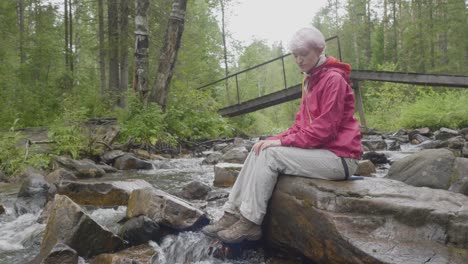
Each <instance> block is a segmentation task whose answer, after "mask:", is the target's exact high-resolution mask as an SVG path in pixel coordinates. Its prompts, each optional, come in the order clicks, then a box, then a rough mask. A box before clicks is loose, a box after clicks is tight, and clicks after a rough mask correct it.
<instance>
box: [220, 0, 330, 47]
mask: <svg viewBox="0 0 468 264" xmlns="http://www.w3.org/2000/svg"><path fill="white" fill-rule="evenodd" d="M235 2H236V3H234V4H233V6H231V7H229V8H230V9H231V10H228V14H227V15H228V21H227V23H228V24H227V28H228V31H229V32H230V33H231V34H232V36H233V38H234V39H237V40H240V41H243V42H244V44H249V43H250V42H251V41H252V39H254V38H256V39H265V40H267V41H268V42H269V43H270V44H272V43H274V42H280V41H282V42H283V44H284V45H286V44H287V42H288V40H289V38H290V36H291V35H292V34H293V33H294V32H295V31H296V30H298V29H300V28H302V27H305V26H308V25H311V23H312V18H313V17H314V15H315V14H316V13H317V11H318V10H319V9H320V8H321V7H324V6H325V5H326V2H327V0H287V1H285V0H235Z"/></svg>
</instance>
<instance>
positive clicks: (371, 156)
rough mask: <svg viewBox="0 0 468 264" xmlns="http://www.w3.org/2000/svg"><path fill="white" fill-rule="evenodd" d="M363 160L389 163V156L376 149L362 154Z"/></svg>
mask: <svg viewBox="0 0 468 264" xmlns="http://www.w3.org/2000/svg"><path fill="white" fill-rule="evenodd" d="M362 159H363V160H370V161H372V163H374V164H386V163H388V159H387V156H385V154H383V153H377V152H375V151H371V152H366V153H364V155H362Z"/></svg>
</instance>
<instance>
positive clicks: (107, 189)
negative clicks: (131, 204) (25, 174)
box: [57, 180, 152, 206]
mask: <svg viewBox="0 0 468 264" xmlns="http://www.w3.org/2000/svg"><path fill="white" fill-rule="evenodd" d="M151 186H152V185H151V184H150V183H148V182H146V181H144V180H128V181H113V182H71V181H67V182H62V183H60V184H58V186H57V192H58V194H62V195H66V196H68V197H69V198H70V199H72V200H73V201H74V202H75V203H77V204H81V205H94V206H115V205H127V203H128V199H129V197H130V194H131V193H132V191H134V190H137V189H142V188H147V187H151Z"/></svg>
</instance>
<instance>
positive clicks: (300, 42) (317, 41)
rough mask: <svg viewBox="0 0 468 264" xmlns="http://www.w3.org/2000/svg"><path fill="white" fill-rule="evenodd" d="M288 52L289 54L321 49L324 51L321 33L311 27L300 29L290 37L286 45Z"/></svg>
mask: <svg viewBox="0 0 468 264" xmlns="http://www.w3.org/2000/svg"><path fill="white" fill-rule="evenodd" d="M288 47H289V50H290V51H291V52H294V51H297V50H300V49H312V48H316V49H322V53H323V51H325V47H326V44H325V38H324V37H323V34H322V32H320V31H319V30H318V29H316V28H315V27H313V26H310V27H306V28H301V29H299V30H298V31H297V32H296V33H294V35H293V36H292V38H291V40H290V41H289V44H288Z"/></svg>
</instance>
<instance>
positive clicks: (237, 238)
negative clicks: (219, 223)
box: [218, 216, 262, 243]
mask: <svg viewBox="0 0 468 264" xmlns="http://www.w3.org/2000/svg"><path fill="white" fill-rule="evenodd" d="M218 237H219V239H221V241H223V242H224V243H240V242H242V241H244V240H249V241H255V240H259V239H260V238H261V237H262V228H261V226H260V225H257V224H255V223H253V222H251V221H249V220H248V219H247V218H245V217H243V216H241V217H240V219H239V221H237V222H236V223H235V224H233V225H232V226H231V227H229V228H228V229H226V230H223V231H219V232H218Z"/></svg>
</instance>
